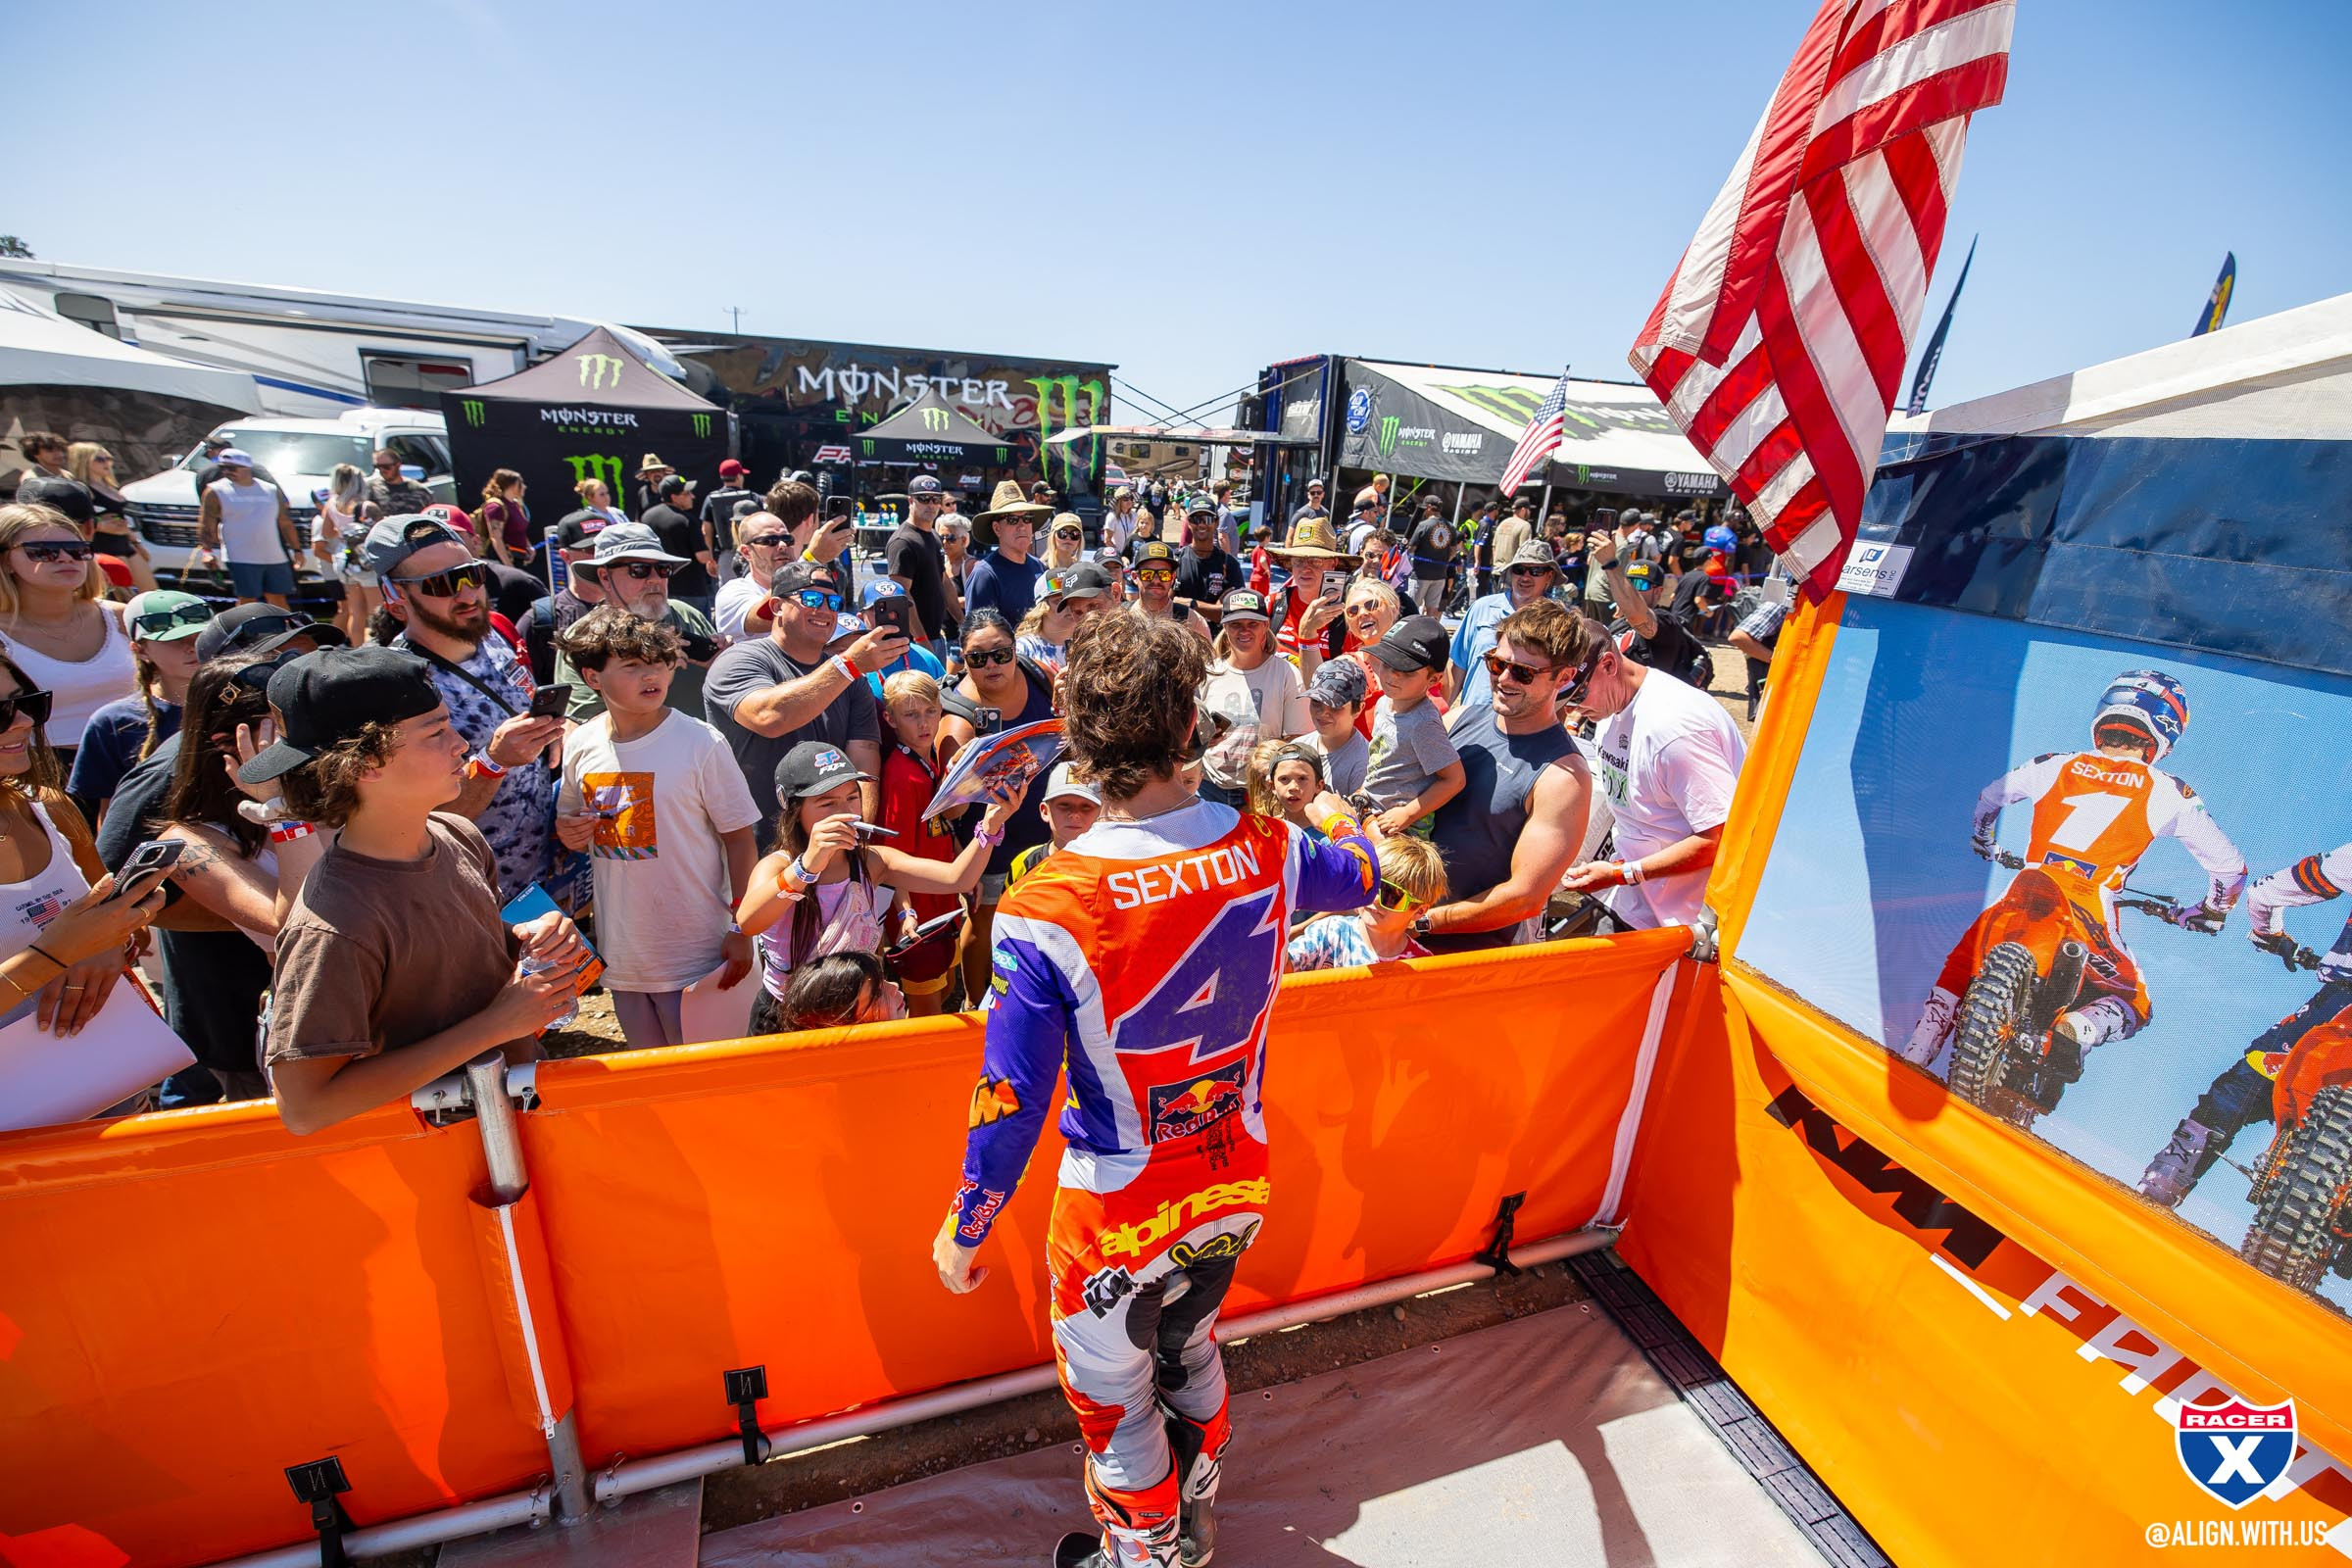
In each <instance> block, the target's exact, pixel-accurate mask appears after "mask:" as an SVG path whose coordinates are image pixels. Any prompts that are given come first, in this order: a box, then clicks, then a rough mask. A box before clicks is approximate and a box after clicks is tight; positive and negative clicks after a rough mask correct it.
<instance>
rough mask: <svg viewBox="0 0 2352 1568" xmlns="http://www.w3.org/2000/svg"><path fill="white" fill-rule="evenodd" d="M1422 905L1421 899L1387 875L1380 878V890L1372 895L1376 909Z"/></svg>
mask: <svg viewBox="0 0 2352 1568" xmlns="http://www.w3.org/2000/svg"><path fill="white" fill-rule="evenodd" d="M1420 905H1421V901H1420V900H1419V899H1416V898H1414V897H1413V896H1412V895H1411V894H1410V893H1407V892H1405V891H1404V889H1402V888H1400V887H1398V886H1397V884H1396V883H1394V882H1392V881H1390V880H1389V879H1388V878H1387V877H1385V876H1384V877H1382V878H1381V879H1380V891H1379V892H1377V893H1375V894H1373V895H1372V907H1374V908H1376V909H1390V910H1396V909H1412V908H1418V907H1420Z"/></svg>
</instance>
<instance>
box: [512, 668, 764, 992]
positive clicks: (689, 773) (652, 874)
mask: <svg viewBox="0 0 2352 1568" xmlns="http://www.w3.org/2000/svg"><path fill="white" fill-rule="evenodd" d="M583 802H585V803H586V804H587V807H588V808H589V809H594V810H596V811H597V812H598V813H599V819H598V821H597V824H596V839H595V842H594V844H593V845H592V846H591V847H590V849H589V852H588V853H589V856H590V858H591V859H590V864H591V867H592V870H593V872H594V875H595V878H596V932H597V947H598V949H599V951H600V952H601V953H602V954H603V956H604V960H605V965H606V970H607V973H606V975H605V984H606V985H608V986H610V987H612V988H613V990H615V991H657V992H658V991H683V990H685V989H686V988H687V987H688V986H690V985H692V984H694V983H695V982H696V981H697V980H700V979H701V978H702V977H703V976H705V975H707V974H709V973H710V972H711V970H712V969H714V968H716V967H718V958H719V949H720V948H721V947H722V946H723V945H724V944H725V942H726V937H727V922H728V919H729V918H730V916H729V914H728V910H729V908H730V907H731V906H732V899H733V887H734V884H733V883H732V882H730V881H729V880H728V878H727V854H726V846H725V845H724V844H722V843H721V842H720V841H719V835H720V834H721V833H732V832H735V831H737V830H738V829H742V828H748V827H751V826H753V825H754V824H755V823H757V822H758V821H759V820H760V809H759V807H757V806H755V805H754V804H752V792H751V789H750V787H749V786H747V785H746V784H745V783H744V781H743V770H742V769H741V768H738V767H737V766H736V765H735V757H734V754H733V753H731V752H729V751H728V750H727V743H726V742H725V741H723V740H721V739H720V738H719V734H718V731H716V730H714V729H712V728H711V726H710V725H708V724H706V723H704V722H703V721H702V720H701V719H699V718H689V717H688V716H687V715H685V714H684V713H680V712H677V711H668V712H665V713H664V714H663V715H662V722H661V723H660V724H657V725H656V726H655V727H654V731H653V733H652V734H650V735H647V736H645V737H643V738H642V739H639V740H633V741H629V742H627V743H625V744H616V743H615V742H614V741H613V720H612V717H611V715H610V714H605V713H599V714H598V715H597V716H596V717H594V718H592V719H590V720H588V722H586V723H585V724H582V725H580V726H579V727H578V728H576V729H574V730H573V731H572V732H571V735H570V736H569V738H568V739H566V740H565V741H564V787H563V789H562V791H561V792H560V794H559V795H558V797H557V801H556V809H557V810H559V811H561V812H564V813H566V814H568V813H570V812H574V811H578V810H580V809H582V803H583Z"/></svg>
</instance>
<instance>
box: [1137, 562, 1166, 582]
mask: <svg viewBox="0 0 2352 1568" xmlns="http://www.w3.org/2000/svg"><path fill="white" fill-rule="evenodd" d="M1135 574H1136V576H1138V577H1140V578H1142V579H1143V580H1144V581H1145V582H1174V581H1175V580H1176V573H1175V572H1174V571H1172V570H1170V569H1169V568H1168V567H1166V566H1138V567H1137V568H1136V572H1135Z"/></svg>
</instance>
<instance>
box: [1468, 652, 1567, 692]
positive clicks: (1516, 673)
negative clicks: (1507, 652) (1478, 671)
mask: <svg viewBox="0 0 2352 1568" xmlns="http://www.w3.org/2000/svg"><path fill="white" fill-rule="evenodd" d="M1485 658H1486V665H1487V679H1489V680H1500V679H1502V677H1503V676H1505V675H1508V676H1510V677H1511V684H1512V685H1514V686H1533V685H1534V684H1535V683H1536V681H1537V680H1538V679H1539V678H1541V677H1542V676H1544V675H1548V674H1550V673H1551V672H1552V671H1553V670H1555V669H1557V668H1559V666H1558V665H1557V664H1522V663H1521V662H1519V661H1517V660H1516V659H1505V658H1503V657H1502V656H1501V655H1500V654H1488V655H1486V656H1485Z"/></svg>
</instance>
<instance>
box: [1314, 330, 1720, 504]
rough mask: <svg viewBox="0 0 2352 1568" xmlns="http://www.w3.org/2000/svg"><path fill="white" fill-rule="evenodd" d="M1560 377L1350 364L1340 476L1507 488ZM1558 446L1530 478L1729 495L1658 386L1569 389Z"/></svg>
mask: <svg viewBox="0 0 2352 1568" xmlns="http://www.w3.org/2000/svg"><path fill="white" fill-rule="evenodd" d="M1556 380H1557V377H1555V376H1549V375H1517V374H1513V373H1512V372H1510V371H1507V370H1468V369H1454V368H1445V367H1441V366H1426V365H1396V364H1390V363H1388V362H1385V361H1380V360H1349V361H1348V363H1347V371H1346V383H1345V384H1346V386H1347V389H1348V397H1347V402H1346V404H1345V405H1344V407H1343V415H1342V417H1343V419H1344V421H1345V424H1344V429H1343V431H1342V434H1341V438H1340V456H1339V465H1338V466H1340V467H1343V468H1367V469H1375V470H1379V471H1381V472H1386V473H1395V474H1401V475H1403V476H1405V477H1408V478H1419V479H1431V480H1436V481H1439V482H1441V483H1458V484H1473V485H1477V484H1486V485H1492V484H1495V483H1497V482H1499V481H1500V480H1501V478H1502V473H1503V469H1504V468H1505V467H1506V466H1508V465H1509V463H1510V458H1511V449H1512V448H1513V447H1515V446H1517V445H1518V444H1519V437H1520V436H1521V435H1522V434H1524V433H1525V432H1526V430H1527V426H1528V421H1529V420H1530V419H1531V418H1533V417H1535V412H1536V409H1537V407H1538V405H1540V404H1541V403H1543V401H1544V396H1545V395H1546V394H1547V393H1549V392H1550V391H1551V389H1552V386H1553V384H1554V382H1555V381H1556ZM1563 426H1564V427H1563V432H1562V435H1561V439H1560V448H1559V451H1558V452H1557V453H1555V454H1554V455H1553V458H1552V461H1551V463H1550V464H1549V465H1548V466H1547V467H1544V468H1539V469H1538V470H1537V471H1536V473H1535V474H1533V475H1531V476H1530V483H1531V485H1532V484H1534V483H1537V482H1540V481H1545V480H1548V481H1549V482H1551V483H1553V484H1556V485H1559V486H1561V487H1562V488H1568V489H1578V490H1596V491H1600V492H1602V493H1604V494H1614V495H1628V496H1658V497H1667V496H1691V497H1704V496H1720V495H1723V494H1724V493H1725V490H1724V486H1723V481H1722V480H1721V479H1720V478H1718V477H1717V476H1716V474H1715V472H1714V470H1713V469H1711V468H1709V467H1708V466H1707V465H1706V460H1705V459H1703V458H1701V457H1700V456H1699V455H1698V452H1697V450H1696V449H1695V448H1693V447H1692V446H1691V443H1690V442H1689V441H1688V440H1686V439H1685V438H1684V436H1683V433H1682V432H1681V431H1680V430H1678V429H1676V428H1675V426H1674V421H1673V420H1672V419H1670V418H1668V417H1667V416H1666V411H1665V410H1664V409H1663V408H1661V407H1659V405H1658V400H1657V398H1656V396H1655V395H1654V394H1652V393H1651V392H1650V390H1649V388H1647V387H1645V386H1639V385H1636V384H1634V383H1632V382H1620V381H1579V380H1571V381H1570V382H1569V383H1568V403H1567V407H1566V409H1565V410H1564V411H1563Z"/></svg>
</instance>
